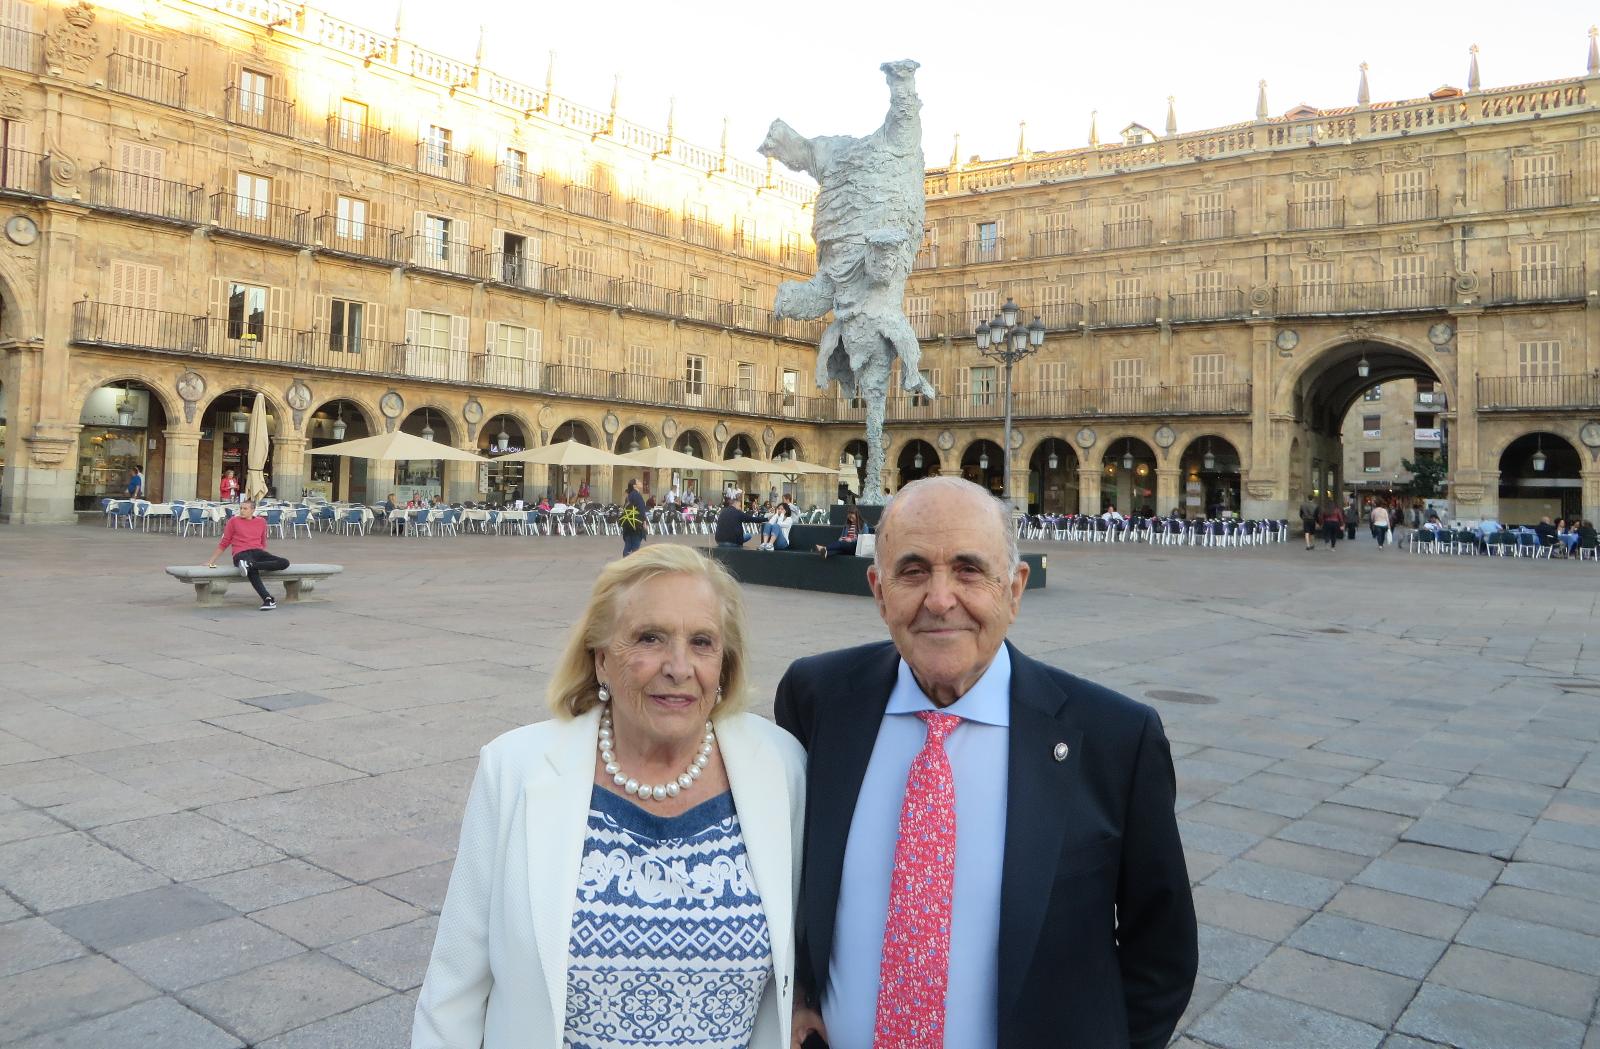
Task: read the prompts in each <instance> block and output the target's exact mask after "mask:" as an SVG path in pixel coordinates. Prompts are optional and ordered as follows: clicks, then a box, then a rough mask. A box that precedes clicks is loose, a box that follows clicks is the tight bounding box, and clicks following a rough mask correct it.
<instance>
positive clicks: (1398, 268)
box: [1389, 255, 1428, 307]
mask: <svg viewBox="0 0 1600 1049" xmlns="http://www.w3.org/2000/svg"><path fill="white" fill-rule="evenodd" d="M1389 305H1390V306H1391V307H1405V306H1426V305H1428V260H1427V259H1426V258H1424V257H1423V256H1421V255H1396V256H1393V257H1392V258H1390V259H1389Z"/></svg>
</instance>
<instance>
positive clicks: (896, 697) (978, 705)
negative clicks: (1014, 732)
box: [885, 645, 1011, 728]
mask: <svg viewBox="0 0 1600 1049" xmlns="http://www.w3.org/2000/svg"><path fill="white" fill-rule="evenodd" d="M919 710H935V711H939V712H941V713H944V714H955V715H956V716H957V717H961V718H965V719H966V720H968V721H977V722H981V723H982V724H985V725H997V726H999V727H1001V728H1008V727H1009V726H1010V725H1011V652H1010V650H1009V649H1007V648H1006V646H1005V645H1001V646H1000V651H998V652H996V653H995V655H994V662H992V663H990V664H989V669H988V670H985V671H984V672H983V676H982V677H980V678H979V679H978V681H977V683H976V684H975V685H973V686H972V687H971V688H970V689H968V690H967V693H966V695H964V696H962V697H961V698H960V699H958V700H956V701H955V702H954V703H952V704H950V705H949V706H948V707H940V706H937V705H936V704H935V703H934V702H933V700H931V699H929V698H928V697H927V696H926V695H925V694H923V691H922V686H921V685H918V684H917V679H916V678H915V677H913V676H912V674H911V667H910V666H909V665H908V664H907V663H906V661H905V660H904V659H902V660H900V670H899V674H898V676H897V677H896V678H895V683H894V690H893V691H891V692H890V693H889V705H888V707H887V708H886V710H885V713H889V714H915V713H916V712H917V711H919Z"/></svg>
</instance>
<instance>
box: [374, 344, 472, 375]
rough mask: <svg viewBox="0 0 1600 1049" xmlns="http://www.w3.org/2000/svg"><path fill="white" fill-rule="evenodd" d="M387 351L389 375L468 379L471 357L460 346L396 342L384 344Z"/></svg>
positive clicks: (470, 371) (470, 373)
mask: <svg viewBox="0 0 1600 1049" xmlns="http://www.w3.org/2000/svg"><path fill="white" fill-rule="evenodd" d="M387 351H388V352H387V357H388V360H387V368H386V370H387V371H388V373H389V374H391V375H403V376H406V377H408V378H412V379H434V380H437V381H439V382H453V383H468V382H471V380H472V357H471V355H470V354H468V353H467V352H466V351H464V350H452V349H449V348H448V347H444V346H418V345H414V344H412V343H409V342H398V343H394V344H393V345H391V346H389V347H387Z"/></svg>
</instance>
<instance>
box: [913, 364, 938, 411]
mask: <svg viewBox="0 0 1600 1049" xmlns="http://www.w3.org/2000/svg"><path fill="white" fill-rule="evenodd" d="M920 374H921V375H922V377H923V378H924V379H926V380H927V382H928V384H929V385H930V386H932V387H933V391H934V393H938V392H939V386H940V383H941V381H942V380H941V377H940V371H939V369H938V368H923V369H922V371H921V372H920ZM932 403H933V401H932V400H930V399H929V398H927V397H925V396H923V395H922V394H921V393H920V392H919V393H914V394H912V395H911V405H912V407H914V408H926V407H928V406H929V405H931V404H932Z"/></svg>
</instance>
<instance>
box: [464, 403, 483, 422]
mask: <svg viewBox="0 0 1600 1049" xmlns="http://www.w3.org/2000/svg"><path fill="white" fill-rule="evenodd" d="M461 417H462V418H463V419H465V420H466V421H467V422H469V423H471V424H472V425H473V426H476V425H478V424H479V423H481V422H483V402H481V401H479V400H478V399H477V398H476V397H468V398H467V403H466V404H464V405H462V406H461Z"/></svg>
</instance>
